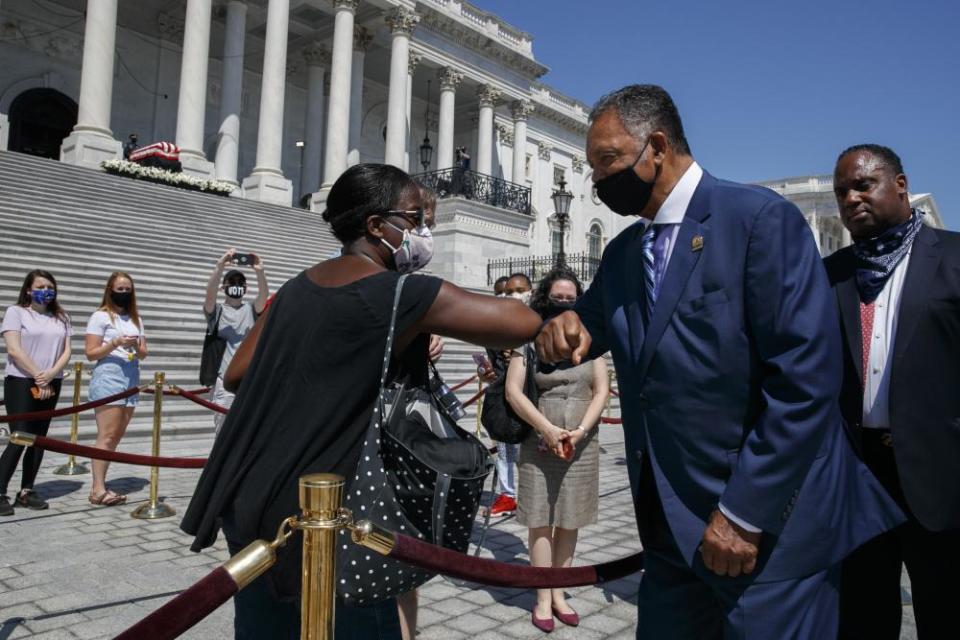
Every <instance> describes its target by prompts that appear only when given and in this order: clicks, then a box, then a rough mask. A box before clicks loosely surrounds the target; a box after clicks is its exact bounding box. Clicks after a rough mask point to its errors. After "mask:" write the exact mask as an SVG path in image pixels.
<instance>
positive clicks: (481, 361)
mask: <svg viewBox="0 0 960 640" xmlns="http://www.w3.org/2000/svg"><path fill="white" fill-rule="evenodd" d="M473 362H474V364H476V365H477V366H478V367H480V368H482V369H483V370H484V371H489V370H490V369H492V368H493V365H492V364H490V359H489V358H487V354H485V353H482V352H477V353H475V354H473Z"/></svg>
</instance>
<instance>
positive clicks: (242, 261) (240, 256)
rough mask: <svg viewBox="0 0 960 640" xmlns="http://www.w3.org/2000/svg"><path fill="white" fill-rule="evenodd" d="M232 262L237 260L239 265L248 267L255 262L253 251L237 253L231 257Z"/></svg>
mask: <svg viewBox="0 0 960 640" xmlns="http://www.w3.org/2000/svg"><path fill="white" fill-rule="evenodd" d="M230 261H231V262H236V263H237V264H238V265H241V266H245V267H248V266H250V265H252V264H253V254H252V253H235V254H233V257H232V258H230Z"/></svg>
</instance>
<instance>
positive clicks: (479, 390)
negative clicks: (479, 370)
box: [477, 376, 483, 438]
mask: <svg viewBox="0 0 960 640" xmlns="http://www.w3.org/2000/svg"><path fill="white" fill-rule="evenodd" d="M477 393H478V394H479V393H483V380H481V379H480V376H477ZM482 412H483V396H480V397H479V398H477V437H478V438H479V437H480V415H481V413H482Z"/></svg>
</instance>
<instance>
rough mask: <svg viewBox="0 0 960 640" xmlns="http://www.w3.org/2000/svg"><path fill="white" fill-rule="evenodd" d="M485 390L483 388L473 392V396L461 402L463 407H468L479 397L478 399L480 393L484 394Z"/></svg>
mask: <svg viewBox="0 0 960 640" xmlns="http://www.w3.org/2000/svg"><path fill="white" fill-rule="evenodd" d="M486 392H487V390H486V389H484V390H483V391H480V392H478V393H476V394H474V396H473V397H472V398H470V399H469V400H467V401H466V402H464V403H463V406H464V408H466V407H469V406H470V405H472V404H473V403H474V402H476V401H477V400H479V399H480V396H482V395H483V394H485V393H486Z"/></svg>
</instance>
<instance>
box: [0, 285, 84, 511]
mask: <svg viewBox="0 0 960 640" xmlns="http://www.w3.org/2000/svg"><path fill="white" fill-rule="evenodd" d="M0 331H2V333H3V339H4V342H5V343H6V345H7V370H6V377H5V378H4V381H3V396H4V399H5V400H6V403H7V407H6V409H7V414H8V415H14V414H18V413H28V412H33V411H49V410H50V409H53V408H54V407H56V406H57V399H58V398H59V397H60V383H61V382H62V381H63V368H64V367H66V366H67V363H68V362H70V335H71V334H72V331H71V329H70V317H69V316H67V314H66V312H65V311H64V310H63V309H62V308H61V307H60V305H59V304H58V303H57V281H56V280H54V278H53V275H52V274H51V273H50V272H48V271H42V270H40V269H35V270H34V271H31V272H30V273H28V274H27V277H26V278H24V280H23V285H22V286H21V287H20V295H19V296H18V297H17V304H15V305H13V306H11V307H9V308H8V309H7V311H6V313H4V314H3V328H2V329H0ZM49 428H50V420H49V418H48V419H46V420H30V421H17V422H13V423H11V424H10V430H11V431H25V432H27V433H32V434H34V435H38V436H45V435H47V429H49ZM22 454H23V447H22V446H19V445H15V444H12V443H11V444H8V445H7V448H6V449H4V451H3V455H2V456H0V516H12V515H13V505H11V504H10V498H9V497H8V496H7V485H8V484H9V483H10V478H12V477H13V472H14V471H16V468H17V463H18V462H20V456H21V455H22ZM42 460H43V449H39V448H36V447H30V448H29V449H27V453H26V455H25V456H24V458H23V474H22V477H21V479H20V493H18V494H17V497H16V504H17V505H19V506H21V507H26V508H28V509H46V508H47V506H48V505H47V502H46V501H45V500H43V499H42V498H41V497H40V496H38V495H37V494H36V492H35V491H34V490H33V481H34V480H35V479H36V477H37V471H39V470H40V462H41V461H42Z"/></svg>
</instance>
